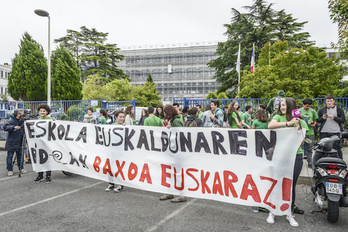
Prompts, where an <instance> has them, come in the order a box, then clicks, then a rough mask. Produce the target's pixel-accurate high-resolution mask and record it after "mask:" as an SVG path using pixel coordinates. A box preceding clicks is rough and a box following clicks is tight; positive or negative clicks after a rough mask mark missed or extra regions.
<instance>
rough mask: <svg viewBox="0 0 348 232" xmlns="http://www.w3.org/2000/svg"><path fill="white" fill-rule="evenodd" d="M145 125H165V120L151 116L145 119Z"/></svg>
mask: <svg viewBox="0 0 348 232" xmlns="http://www.w3.org/2000/svg"><path fill="white" fill-rule="evenodd" d="M144 126H163V122H162V120H161V119H159V118H158V117H156V116H149V117H147V118H146V119H145V121H144Z"/></svg>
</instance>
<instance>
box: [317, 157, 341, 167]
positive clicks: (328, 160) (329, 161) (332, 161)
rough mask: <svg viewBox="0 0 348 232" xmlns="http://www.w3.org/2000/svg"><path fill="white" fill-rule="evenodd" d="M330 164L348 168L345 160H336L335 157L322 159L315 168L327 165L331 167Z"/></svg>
mask: <svg viewBox="0 0 348 232" xmlns="http://www.w3.org/2000/svg"><path fill="white" fill-rule="evenodd" d="M329 164H337V165H340V166H344V168H347V164H346V162H344V160H343V159H340V158H335V157H323V158H320V159H319V160H318V161H317V162H316V164H315V166H325V165H329Z"/></svg>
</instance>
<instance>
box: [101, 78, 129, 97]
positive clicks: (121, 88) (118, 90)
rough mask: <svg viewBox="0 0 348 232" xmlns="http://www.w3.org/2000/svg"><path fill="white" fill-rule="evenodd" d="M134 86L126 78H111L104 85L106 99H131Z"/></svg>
mask: <svg viewBox="0 0 348 232" xmlns="http://www.w3.org/2000/svg"><path fill="white" fill-rule="evenodd" d="M134 89H135V87H134V86H132V85H130V84H129V82H128V80H124V79H121V80H117V79H115V80H113V81H111V82H109V83H108V84H107V85H106V92H105V94H106V97H105V98H106V100H108V101H132V100H133V99H134Z"/></svg>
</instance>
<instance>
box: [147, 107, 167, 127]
mask: <svg viewBox="0 0 348 232" xmlns="http://www.w3.org/2000/svg"><path fill="white" fill-rule="evenodd" d="M147 112H148V113H149V117H147V118H146V119H145V121H144V126H163V122H162V120H161V119H159V118H158V117H156V116H155V108H153V107H152V106H149V108H147Z"/></svg>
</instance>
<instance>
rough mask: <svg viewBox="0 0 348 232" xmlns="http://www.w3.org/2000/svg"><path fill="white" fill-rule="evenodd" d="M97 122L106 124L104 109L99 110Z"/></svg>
mask: <svg viewBox="0 0 348 232" xmlns="http://www.w3.org/2000/svg"><path fill="white" fill-rule="evenodd" d="M99 121H100V123H101V124H106V110H104V109H100V110H99Z"/></svg>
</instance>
